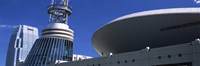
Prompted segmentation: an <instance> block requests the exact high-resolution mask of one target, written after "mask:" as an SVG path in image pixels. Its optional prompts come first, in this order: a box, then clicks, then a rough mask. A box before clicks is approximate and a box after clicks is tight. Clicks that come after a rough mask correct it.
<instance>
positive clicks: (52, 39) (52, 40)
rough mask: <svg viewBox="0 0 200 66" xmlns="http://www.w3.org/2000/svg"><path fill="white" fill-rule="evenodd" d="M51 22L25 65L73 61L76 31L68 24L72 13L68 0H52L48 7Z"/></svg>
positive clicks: (45, 64) (34, 65)
mask: <svg viewBox="0 0 200 66" xmlns="http://www.w3.org/2000/svg"><path fill="white" fill-rule="evenodd" d="M48 13H49V14H50V19H49V21H50V22H49V24H48V26H47V28H45V29H43V31H42V36H41V37H40V38H39V39H37V40H36V41H35V43H34V45H33V47H32V49H31V51H30V53H29V54H28V56H27V58H26V60H25V62H24V64H23V66H47V65H49V64H50V63H52V62H56V61H59V62H60V61H72V58H73V39H74V38H73V36H74V34H73V33H74V32H73V30H71V29H70V28H69V26H68V25H67V21H68V19H67V18H68V16H69V15H70V14H71V13H72V11H71V8H69V7H68V0H52V3H51V5H50V6H49V8H48Z"/></svg>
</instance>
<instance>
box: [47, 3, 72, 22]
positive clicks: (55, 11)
mask: <svg viewBox="0 0 200 66" xmlns="http://www.w3.org/2000/svg"><path fill="white" fill-rule="evenodd" d="M48 13H49V14H50V17H49V22H50V23H65V24H67V21H68V16H69V15H71V14H72V10H71V8H70V7H68V0H52V2H51V5H50V6H49V8H48Z"/></svg>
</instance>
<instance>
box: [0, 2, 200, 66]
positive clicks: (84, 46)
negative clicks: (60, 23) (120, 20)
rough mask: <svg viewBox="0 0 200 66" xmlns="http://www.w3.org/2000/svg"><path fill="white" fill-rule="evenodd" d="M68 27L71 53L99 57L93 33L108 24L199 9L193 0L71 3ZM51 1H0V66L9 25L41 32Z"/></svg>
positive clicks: (10, 28)
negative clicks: (150, 12) (153, 12)
mask: <svg viewBox="0 0 200 66" xmlns="http://www.w3.org/2000/svg"><path fill="white" fill-rule="evenodd" d="M69 3H70V6H71V7H72V9H73V13H72V15H71V16H70V17H69V26H70V28H71V29H73V30H74V32H75V37H74V38H75V40H74V53H76V54H83V55H89V56H93V57H98V56H99V55H98V54H97V53H96V51H95V50H94V48H93V47H92V44H91V37H92V35H93V33H94V32H95V31H96V30H97V29H98V28H99V27H101V26H103V25H105V24H106V23H108V22H109V21H111V20H113V19H115V18H117V17H120V16H123V15H127V14H131V13H135V12H140V11H145V10H153V9H163V8H179V7H200V5H197V4H196V3H194V1H193V0H70V2H69ZM49 4H50V0H0V66H4V65H5V61H6V53H7V49H8V42H9V40H10V36H11V33H12V31H13V28H12V26H15V25H20V24H26V25H30V26H34V27H37V28H38V29H39V32H40V34H41V30H42V29H43V28H45V27H46V26H47V24H48V17H49V15H48V14H47V6H48V5H49Z"/></svg>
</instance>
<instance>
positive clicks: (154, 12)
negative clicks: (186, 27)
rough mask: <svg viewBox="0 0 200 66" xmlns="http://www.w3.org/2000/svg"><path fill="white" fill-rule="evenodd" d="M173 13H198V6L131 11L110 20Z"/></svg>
mask: <svg viewBox="0 0 200 66" xmlns="http://www.w3.org/2000/svg"><path fill="white" fill-rule="evenodd" d="M174 13H200V7H194V8H169V9H158V10H149V11H143V12H138V13H132V14H129V15H126V16H122V17H119V18H117V19H114V20H112V21H111V22H115V21H118V20H123V19H128V18H133V17H140V16H147V15H159V14H174ZM111 22H110V23H111Z"/></svg>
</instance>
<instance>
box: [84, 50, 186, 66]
mask: <svg viewBox="0 0 200 66" xmlns="http://www.w3.org/2000/svg"><path fill="white" fill-rule="evenodd" d="M167 57H168V58H171V57H172V56H171V55H168V56H167ZM178 57H182V54H181V53H179V54H178ZM161 58H162V57H161V56H158V59H161ZM135 61H136V60H135V59H132V60H131V61H130V62H132V63H134V62H135ZM122 62H124V63H128V60H124V61H122ZM117 64H121V61H117ZM87 66H101V64H97V65H95V64H92V65H87Z"/></svg>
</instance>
